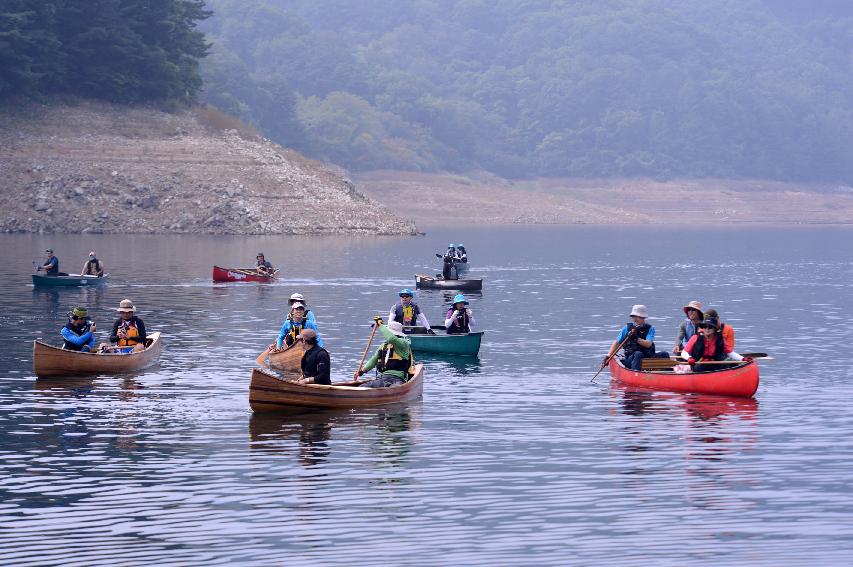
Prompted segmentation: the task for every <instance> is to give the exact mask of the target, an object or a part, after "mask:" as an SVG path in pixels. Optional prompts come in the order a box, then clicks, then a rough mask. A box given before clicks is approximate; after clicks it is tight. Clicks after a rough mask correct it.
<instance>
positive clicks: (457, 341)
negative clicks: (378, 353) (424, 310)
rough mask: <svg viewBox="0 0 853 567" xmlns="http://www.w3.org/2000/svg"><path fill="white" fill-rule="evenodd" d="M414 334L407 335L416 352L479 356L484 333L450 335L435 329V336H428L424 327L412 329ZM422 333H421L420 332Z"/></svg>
mask: <svg viewBox="0 0 853 567" xmlns="http://www.w3.org/2000/svg"><path fill="white" fill-rule="evenodd" d="M412 330H413V332H411V333H406V336H407V337H409V341H410V342H411V343H412V350H413V351H414V352H435V353H439V354H458V355H462V356H477V353H479V352H480V343H481V342H482V340H483V332H484V331H478V332H476V333H466V334H459V335H448V334H447V332H446V331H443V330H438V329H435V334H434V335H428V334H426V329H425V328H424V327H412ZM418 331H420V332H418Z"/></svg>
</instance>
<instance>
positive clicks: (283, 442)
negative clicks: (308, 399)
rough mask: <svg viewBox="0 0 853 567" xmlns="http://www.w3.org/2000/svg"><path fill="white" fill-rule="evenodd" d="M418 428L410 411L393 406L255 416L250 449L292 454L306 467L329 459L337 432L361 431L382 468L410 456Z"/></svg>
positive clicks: (369, 449) (409, 409)
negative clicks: (344, 430)
mask: <svg viewBox="0 0 853 567" xmlns="http://www.w3.org/2000/svg"><path fill="white" fill-rule="evenodd" d="M414 428H415V421H414V419H413V416H412V412H411V408H410V407H409V406H406V405H403V406H400V405H391V406H387V407H380V408H362V409H345V410H314V411H305V412H304V413H300V414H296V415H276V414H253V415H252V417H251V418H250V419H249V438H250V444H249V446H250V448H251V449H253V450H259V451H268V452H279V453H286V454H290V453H292V452H293V442H294V441H296V442H297V443H298V447H297V451H296V459H297V461H298V462H299V464H301V465H302V466H303V467H305V468H311V467H316V466H318V465H321V464H323V463H325V462H326V461H327V460H328V459H329V455H330V452H331V443H330V442H331V440H332V433H333V431H334V430H336V429H348V430H358V431H359V432H360V435H359V438H360V439H362V440H363V441H364V443H365V445H366V447H367V450H368V452H369V453H370V454H372V455H373V456H375V457H376V458H377V459H376V463H377V464H380V465H381V466H382V467H392V468H394V467H397V466H399V465H401V464H403V462H404V460H405V457H406V456H407V455H408V454H409V452H410V450H411V447H412V442H411V438H410V436H409V435H408V433H409V432H411V431H412V430H413V429H414Z"/></svg>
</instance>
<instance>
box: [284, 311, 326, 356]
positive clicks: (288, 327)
mask: <svg viewBox="0 0 853 567" xmlns="http://www.w3.org/2000/svg"><path fill="white" fill-rule="evenodd" d="M303 329H313V330H314V332H315V333H316V334H317V345H318V346H319V347H320V348H324V347H325V345H324V344H323V339H321V338H320V330H319V329H318V328H317V323H315V322H314V321H312V320H311V319H308V318H307V317H305V306H304V305H303V304H301V303H299V302H296V303H294V304H293V305H291V306H290V314H289V315H288V317H287V320H285V322H284V325H282V326H281V331H280V332H279V333H278V338H277V339H276V341H275V350H281V348H282V345H283V346H292V345H293V344H294V343H295V342H296V341H297V340H298V339H299V338H300V336H299V334H300V333H301V332H302V330H303Z"/></svg>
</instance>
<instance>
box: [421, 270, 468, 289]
mask: <svg viewBox="0 0 853 567" xmlns="http://www.w3.org/2000/svg"><path fill="white" fill-rule="evenodd" d="M415 287H416V288H417V289H458V290H460V291H479V290H481V289H483V278H465V279H463V278H459V279H457V280H446V279H444V278H443V277H441V276H436V277H432V276H425V275H422V274H417V275H415Z"/></svg>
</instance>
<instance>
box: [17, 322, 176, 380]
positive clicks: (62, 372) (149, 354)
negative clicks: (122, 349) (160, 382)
mask: <svg viewBox="0 0 853 567" xmlns="http://www.w3.org/2000/svg"><path fill="white" fill-rule="evenodd" d="M148 338H149V339H150V341H151V343H150V344H149V346H148V347H147V348H146V349H145V350H143V351H142V352H134V353H130V354H118V353H103V354H101V353H95V352H78V351H74V350H66V349H63V348H60V347H55V346H52V345H49V344H47V343H44V342H42V341H39V340H35V341H33V371H34V372H35V374H36V377H37V378H47V377H59V376H87V375H91V374H121V373H124V372H135V371H137V370H142V369H144V368H148V367H149V366H152V365H154V364H156V363H157V361H158V360H159V359H160V349H161V345H162V341H161V340H160V333H158V332H155V333H151V334H150V335H149V337H148Z"/></svg>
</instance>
